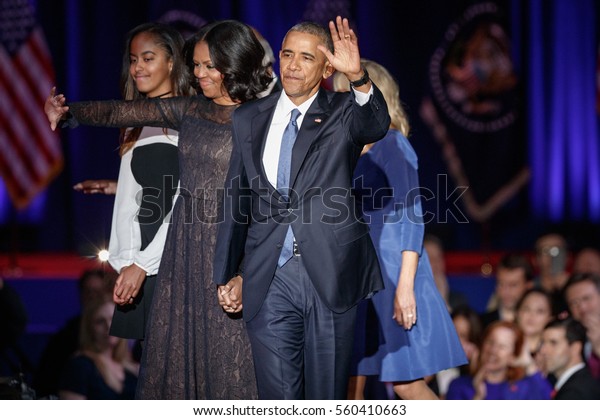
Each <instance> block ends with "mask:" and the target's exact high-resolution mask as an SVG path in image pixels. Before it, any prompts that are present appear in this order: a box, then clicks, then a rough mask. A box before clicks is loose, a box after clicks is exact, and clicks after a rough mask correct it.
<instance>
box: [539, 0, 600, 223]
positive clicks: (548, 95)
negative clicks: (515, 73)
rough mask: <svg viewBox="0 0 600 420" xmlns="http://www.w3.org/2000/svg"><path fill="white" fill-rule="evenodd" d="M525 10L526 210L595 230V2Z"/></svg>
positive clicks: (599, 212) (599, 190)
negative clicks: (584, 222) (528, 179)
mask: <svg viewBox="0 0 600 420" xmlns="http://www.w3.org/2000/svg"><path fill="white" fill-rule="evenodd" d="M527 3H529V10H528V15H529V22H528V23H529V31H528V35H529V40H528V41H529V42H528V47H529V63H530V66H529V71H528V74H527V76H528V79H529V89H528V95H527V97H528V108H529V115H530V116H531V120H530V121H531V125H530V130H529V134H530V143H529V146H530V148H529V150H530V156H531V168H532V173H533V177H532V188H531V205H532V209H533V211H534V214H535V215H537V216H538V217H540V218H548V219H550V220H552V221H555V222H558V221H561V220H565V219H568V220H569V219H570V220H586V219H588V220H591V221H594V222H599V221H600V148H599V144H598V125H597V124H598V113H597V110H596V94H597V87H596V83H597V82H596V78H597V65H596V63H597V59H598V43H597V19H596V13H597V10H595V7H596V6H597V2H594V1H593V0H581V1H576V2H573V1H569V0H553V1H541V0H535V1H531V2H527Z"/></svg>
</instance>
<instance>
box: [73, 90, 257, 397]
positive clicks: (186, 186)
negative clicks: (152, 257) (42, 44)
mask: <svg viewBox="0 0 600 420" xmlns="http://www.w3.org/2000/svg"><path fill="white" fill-rule="evenodd" d="M69 107H70V113H71V114H72V117H73V118H72V119H71V121H73V122H74V123H77V122H78V123H81V124H86V125H95V126H104V127H134V126H155V127H167V128H172V129H174V130H177V131H179V165H180V180H181V184H180V185H181V189H180V193H181V195H180V196H179V197H178V198H177V201H176V203H175V206H174V208H173V215H172V218H171V224H172V225H171V227H170V229H169V232H168V235H167V240H166V244H165V248H164V251H163V255H162V259H161V265H160V269H159V272H158V277H157V283H156V289H155V292H154V297H153V301H152V307H151V311H150V319H149V321H148V325H147V326H146V331H147V335H146V339H145V342H144V350H143V355H142V364H141V370H140V377H139V381H138V388H137V392H136V398H139V399H255V398H256V395H257V393H256V382H255V377H254V365H253V362H252V354H251V350H250V344H249V341H248V338H247V335H246V330H245V325H244V322H243V320H242V319H241V317H240V316H237V317H236V318H232V317H231V316H230V315H228V314H226V313H225V312H224V311H223V310H222V309H221V307H220V306H219V304H218V301H217V292H216V285H215V284H214V283H213V281H212V272H213V258H214V250H215V242H216V236H217V226H218V224H217V223H216V222H217V221H218V220H219V217H220V216H219V212H220V211H221V209H222V197H220V196H219V191H222V188H223V185H224V183H225V176H226V174H227V169H228V166H229V158H230V155H231V147H232V141H231V114H232V112H233V111H234V109H235V106H231V107H225V106H219V105H217V104H215V103H214V102H212V101H208V100H206V99H204V98H202V97H177V98H169V99H160V100H159V99H157V100H154V99H150V100H141V101H101V102H97V101H95V102H79V103H71V104H69ZM71 125H75V124H71ZM221 194H222V193H221Z"/></svg>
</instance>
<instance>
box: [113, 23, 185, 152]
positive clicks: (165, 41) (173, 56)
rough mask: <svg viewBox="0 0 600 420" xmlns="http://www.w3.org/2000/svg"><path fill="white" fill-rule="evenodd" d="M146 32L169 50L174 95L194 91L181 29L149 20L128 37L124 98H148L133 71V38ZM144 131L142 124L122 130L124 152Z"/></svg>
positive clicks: (126, 41) (122, 70)
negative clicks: (141, 90)
mask: <svg viewBox="0 0 600 420" xmlns="http://www.w3.org/2000/svg"><path fill="white" fill-rule="evenodd" d="M142 33H148V34H150V35H152V37H153V38H154V42H155V43H156V45H158V46H159V47H160V48H161V49H162V50H163V51H164V52H165V54H166V56H167V60H171V61H172V62H173V68H172V69H171V74H170V76H169V77H170V79H171V86H172V91H171V94H172V95H173V96H189V95H192V94H194V90H193V89H192V86H191V85H190V77H189V75H188V67H187V66H186V65H185V62H184V60H183V45H184V40H183V36H181V34H180V33H179V31H177V29H175V28H173V27H171V26H169V25H166V24H164V23H157V22H148V23H143V24H141V25H139V26H136V27H135V28H133V29H132V30H131V31H129V33H128V34H127V37H126V39H125V49H124V53H123V60H122V65H121V95H122V96H123V99H125V100H133V99H140V98H145V97H146V95H145V94H143V93H141V92H140V91H139V90H138V89H137V87H136V86H135V82H134V81H133V78H132V77H131V74H130V72H129V60H130V54H131V42H132V41H133V38H135V37H136V36H137V35H139V34H142ZM141 131H142V128H141V127H136V128H132V129H130V130H125V129H122V130H121V150H120V153H121V155H123V154H124V153H125V152H127V150H129V149H130V148H131V147H132V146H133V144H134V142H135V141H136V140H137V139H138V138H139V136H140V133H141Z"/></svg>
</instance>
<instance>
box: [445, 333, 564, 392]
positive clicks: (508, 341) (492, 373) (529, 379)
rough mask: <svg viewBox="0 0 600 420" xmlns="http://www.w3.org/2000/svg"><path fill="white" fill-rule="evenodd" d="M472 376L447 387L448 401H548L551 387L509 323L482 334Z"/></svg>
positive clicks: (520, 335) (457, 380)
mask: <svg viewBox="0 0 600 420" xmlns="http://www.w3.org/2000/svg"><path fill="white" fill-rule="evenodd" d="M481 343H482V344H481V349H480V352H479V357H478V360H477V365H476V367H475V370H474V372H473V374H472V375H469V376H461V377H459V378H456V379H455V380H453V381H452V382H451V383H450V387H449V388H448V394H447V395H446V398H447V399H449V400H470V399H474V400H547V399H550V396H551V391H552V386H551V385H550V383H549V382H548V381H547V380H546V379H545V378H544V377H543V376H542V374H541V372H540V371H539V370H538V369H537V366H536V364H535V362H534V360H533V359H532V358H531V356H529V357H523V356H527V355H529V353H528V352H523V348H524V347H523V345H524V337H523V332H522V331H521V329H520V328H519V327H518V326H517V325H516V324H514V323H513V322H509V321H496V322H493V323H492V324H490V326H489V327H488V328H487V329H486V330H485V332H484V335H483V339H482V342H481Z"/></svg>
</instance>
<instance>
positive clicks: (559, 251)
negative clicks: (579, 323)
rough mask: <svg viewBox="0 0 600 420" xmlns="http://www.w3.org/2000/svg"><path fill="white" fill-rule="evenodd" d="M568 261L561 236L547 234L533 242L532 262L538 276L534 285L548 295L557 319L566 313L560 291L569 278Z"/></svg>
mask: <svg viewBox="0 0 600 420" xmlns="http://www.w3.org/2000/svg"><path fill="white" fill-rule="evenodd" d="M568 261H569V250H568V247H567V240H566V239H565V238H564V237H563V236H562V235H560V234H558V233H548V234H545V235H542V236H540V237H539V238H538V239H537V241H536V242H535V260H534V262H535V267H536V268H537V271H538V276H537V277H536V278H535V279H534V285H535V286H536V287H540V288H542V289H544V290H545V291H546V292H548V293H550V295H551V296H552V312H553V313H554V314H555V315H557V316H559V317H564V316H566V311H567V304H566V302H565V300H564V296H563V294H562V289H563V287H564V285H565V283H566V282H567V279H568V278H569V272H568V271H567V264H568Z"/></svg>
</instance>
